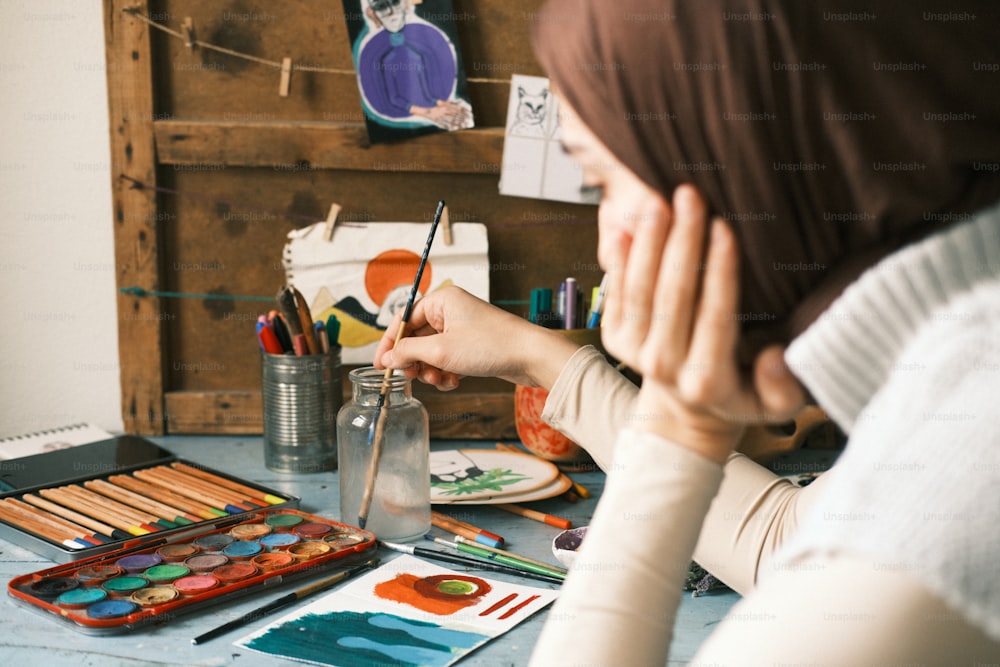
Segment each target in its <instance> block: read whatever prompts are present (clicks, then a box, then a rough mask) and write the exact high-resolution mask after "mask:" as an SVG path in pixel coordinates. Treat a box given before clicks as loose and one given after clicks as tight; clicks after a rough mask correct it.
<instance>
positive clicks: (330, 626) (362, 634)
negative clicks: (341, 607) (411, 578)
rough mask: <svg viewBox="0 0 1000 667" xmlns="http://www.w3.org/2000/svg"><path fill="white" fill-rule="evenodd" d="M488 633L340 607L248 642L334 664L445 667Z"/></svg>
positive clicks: (263, 648) (265, 650)
mask: <svg viewBox="0 0 1000 667" xmlns="http://www.w3.org/2000/svg"><path fill="white" fill-rule="evenodd" d="M490 639H492V637H491V636H489V635H483V634H478V633H475V632H465V631H462V630H452V629H448V628H444V627H442V626H440V625H438V624H436V623H425V622H423V621H417V620H413V619H407V618H403V617H400V616H395V615H393V614H385V613H375V612H353V611H336V612H328V613H324V614H306V615H304V616H302V617H301V618H298V619H295V620H294V621H289V622H287V623H282V624H280V625H278V626H275V627H272V628H270V629H269V630H267V631H266V632H265V633H264V634H261V635H259V636H257V637H254V638H252V639H250V640H249V641H247V642H246V644H245V645H246V647H247V648H249V649H252V650H255V651H260V652H262V653H269V654H272V655H279V656H283V657H287V658H292V659H295V660H306V661H310V662H315V663H318V664H321V665H331V666H336V667H369V666H370V665H371V664H372V663H377V664H382V665H384V664H393V665H399V666H400V667H444V666H445V665H449V664H451V663H453V662H455V661H456V660H458V659H459V658H461V657H462V656H464V655H465V654H466V653H468V652H469V651H471V650H472V649H474V648H475V647H477V646H480V645H481V644H484V643H485V642H487V641H489V640H490Z"/></svg>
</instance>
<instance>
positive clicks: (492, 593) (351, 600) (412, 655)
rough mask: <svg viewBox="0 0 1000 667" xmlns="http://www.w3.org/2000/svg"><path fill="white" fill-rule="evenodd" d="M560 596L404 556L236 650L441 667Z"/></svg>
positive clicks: (362, 665)
mask: <svg viewBox="0 0 1000 667" xmlns="http://www.w3.org/2000/svg"><path fill="white" fill-rule="evenodd" d="M557 595H558V591H555V590H549V589H545V588H537V587H534V586H523V585H520V584H508V583H506V582H501V581H495V580H491V579H485V578H482V577H479V576H475V575H472V574H467V573H459V572H453V571H451V570H448V569H445V568H442V567H438V566H437V565H434V564H433V563H428V562H425V561H423V560H421V559H419V558H414V557H413V556H407V555H402V556H399V557H397V558H395V559H393V560H392V561H390V562H389V563H386V564H385V565H383V566H382V567H380V568H378V569H377V570H374V571H372V572H370V573H368V574H367V575H365V576H363V577H360V578H358V579H356V580H354V581H353V582H350V583H348V584H345V585H344V586H343V587H341V588H339V589H337V590H335V591H334V592H332V593H329V594H327V595H326V596H324V597H323V598H321V599H319V600H317V601H316V602H313V603H312V604H310V605H307V606H306V607H303V608H302V609H300V610H298V611H295V612H293V613H291V614H288V615H286V616H285V617H283V618H280V619H278V620H277V621H275V622H274V623H272V624H270V625H268V626H267V627H265V628H263V629H261V630H259V631H257V632H254V633H252V634H250V635H248V636H246V637H244V638H242V639H240V640H238V641H237V642H235V644H236V645H237V646H241V647H243V648H247V649H250V650H252V651H257V652H260V653H267V654H271V655H276V656H281V657H283V658H290V659H293V660H300V661H305V662H312V663H316V664H320V665H331V666H334V667H368V666H369V665H372V664H380V665H381V664H393V665H404V666H406V665H409V666H414V667H416V666H433V667H444V666H445V665H450V664H452V663H454V662H456V661H458V660H460V659H461V658H462V657H463V656H465V655H466V654H468V653H469V652H471V651H473V650H474V649H476V648H478V647H479V646H481V645H483V644H485V643H486V642H488V641H490V640H491V639H493V638H495V637H499V636H500V635H502V634H503V633H505V632H507V631H508V630H510V629H511V628H513V627H514V626H515V625H517V624H518V623H521V622H522V621H524V620H526V619H527V618H528V617H530V616H531V615H532V614H535V613H536V612H538V611H539V610H541V609H543V608H544V607H546V606H547V605H549V604H551V603H552V601H553V600H555V599H556V597H557Z"/></svg>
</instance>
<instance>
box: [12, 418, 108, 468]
mask: <svg viewBox="0 0 1000 667" xmlns="http://www.w3.org/2000/svg"><path fill="white" fill-rule="evenodd" d="M113 437H114V436H113V435H112V434H111V433H108V432H107V431H105V430H104V429H100V428H97V427H96V426H91V425H90V424H87V423H80V424H70V425H69V426H61V427H59V428H50V429H46V430H44V431H35V432H34V433H25V434H24V435H13V436H10V437H7V438H0V460H6V459H17V458H21V457H22V456H31V455H32V454H42V453H44V452H51V451H53V450H55V449H65V448H66V447H74V446H76V445H85V444H87V443H90V442H97V441H99V440H107V439H109V438H113Z"/></svg>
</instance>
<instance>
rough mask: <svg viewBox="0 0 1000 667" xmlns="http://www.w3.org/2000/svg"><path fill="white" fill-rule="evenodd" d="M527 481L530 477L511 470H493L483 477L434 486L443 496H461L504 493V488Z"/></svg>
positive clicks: (487, 471) (485, 473)
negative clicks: (487, 492) (488, 492)
mask: <svg viewBox="0 0 1000 667" xmlns="http://www.w3.org/2000/svg"><path fill="white" fill-rule="evenodd" d="M525 479H528V475H525V474H522V473H519V472H518V473H516V472H513V471H512V470H511V469H510V468H507V469H504V468H493V469H492V470H486V471H484V472H483V474H482V475H477V476H475V477H467V478H465V479H462V480H459V481H457V482H438V483H436V484H434V485H433V486H434V488H436V489H440V490H441V493H442V494H443V495H446V496H461V495H464V494H468V493H476V492H477V491H503V487H504V486H506V485H508V484H516V483H517V482H520V481H522V480H525Z"/></svg>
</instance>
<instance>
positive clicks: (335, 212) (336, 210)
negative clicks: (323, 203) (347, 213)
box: [323, 203, 340, 241]
mask: <svg viewBox="0 0 1000 667" xmlns="http://www.w3.org/2000/svg"><path fill="white" fill-rule="evenodd" d="M339 215H340V204H337V203H333V204H330V212H329V213H328V214H327V215H326V229H325V230H324V231H323V240H324V241H332V240H333V228H334V227H336V226H337V216H339Z"/></svg>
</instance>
